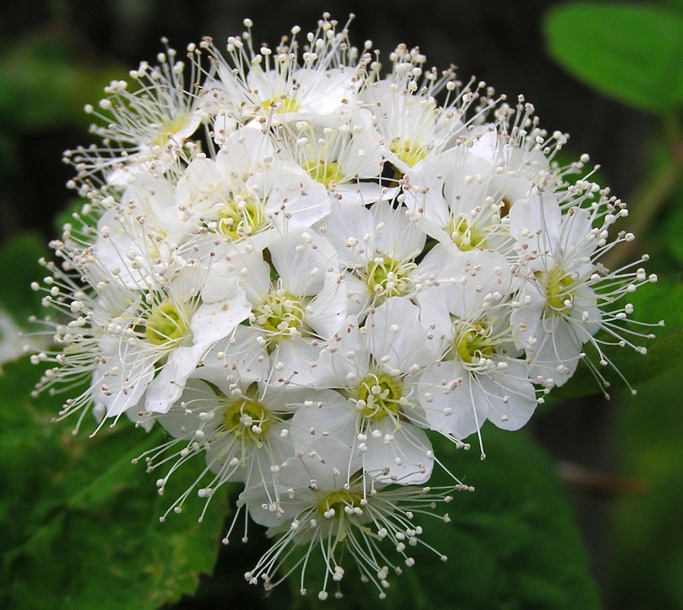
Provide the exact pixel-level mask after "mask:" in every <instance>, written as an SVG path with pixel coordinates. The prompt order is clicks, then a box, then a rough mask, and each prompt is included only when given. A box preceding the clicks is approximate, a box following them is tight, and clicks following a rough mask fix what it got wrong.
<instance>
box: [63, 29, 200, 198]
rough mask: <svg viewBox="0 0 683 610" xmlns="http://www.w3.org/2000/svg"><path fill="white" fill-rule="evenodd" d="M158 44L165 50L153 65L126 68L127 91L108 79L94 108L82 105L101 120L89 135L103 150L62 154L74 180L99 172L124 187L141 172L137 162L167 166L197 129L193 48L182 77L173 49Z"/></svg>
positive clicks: (181, 66) (121, 82) (121, 83)
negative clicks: (75, 173)
mask: <svg viewBox="0 0 683 610" xmlns="http://www.w3.org/2000/svg"><path fill="white" fill-rule="evenodd" d="M164 44H166V52H165V53H159V54H158V55H157V60H158V62H159V64H158V65H155V66H150V64H149V63H148V62H146V61H143V62H142V63H141V64H140V66H139V67H138V69H137V70H131V72H130V78H131V79H132V80H133V82H134V85H133V87H129V83H128V82H127V81H125V80H116V81H112V82H111V83H110V84H109V86H108V87H106V88H105V93H106V94H107V97H105V98H104V99H102V100H101V101H100V102H99V104H98V107H97V108H94V107H93V106H91V105H87V106H86V108H85V110H86V112H87V113H88V114H92V115H93V116H96V117H97V118H98V119H99V120H100V122H101V124H94V125H92V126H91V131H92V132H93V133H95V134H96V135H97V136H99V137H100V138H102V140H103V141H104V146H103V147H101V148H98V147H94V146H93V147H89V148H87V149H85V148H83V147H80V148H78V149H76V150H74V151H67V153H66V155H65V158H66V160H67V161H68V162H69V163H72V164H73V165H74V166H75V168H76V170H77V171H78V176H77V178H78V179H79V180H85V179H86V178H92V177H94V176H97V174H98V173H101V174H102V175H103V177H104V179H105V181H106V182H107V183H109V184H122V185H125V184H127V183H128V181H129V180H131V179H132V178H133V176H134V175H137V174H138V172H140V171H142V172H144V169H143V168H142V167H141V164H144V163H146V162H152V161H153V162H155V163H158V164H159V165H160V166H161V167H162V168H165V167H168V166H169V165H170V164H172V163H173V162H174V161H175V159H177V158H178V156H180V155H181V153H182V148H183V146H184V144H185V142H186V141H187V140H188V139H189V138H190V137H192V135H193V134H194V133H195V132H196V131H197V130H198V128H199V126H200V124H201V122H202V109H201V106H200V104H199V103H198V100H199V98H198V96H197V95H195V93H194V91H193V89H192V84H193V83H195V82H196V79H197V75H198V71H199V68H198V60H197V59H196V58H195V57H192V56H193V55H194V51H195V47H194V45H191V46H190V47H189V48H188V53H189V55H190V56H191V57H192V61H191V62H190V67H191V71H190V74H189V75H186V73H185V68H186V66H185V63H184V62H182V61H179V60H176V55H177V53H176V51H175V49H172V48H169V47H168V45H167V41H166V40H165V39H164ZM186 82H187V83H190V84H189V86H188V85H186Z"/></svg>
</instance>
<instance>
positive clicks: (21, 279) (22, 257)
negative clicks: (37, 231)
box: [0, 234, 47, 328]
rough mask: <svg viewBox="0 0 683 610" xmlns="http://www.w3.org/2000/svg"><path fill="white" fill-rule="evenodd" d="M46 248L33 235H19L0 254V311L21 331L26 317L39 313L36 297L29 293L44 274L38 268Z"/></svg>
mask: <svg viewBox="0 0 683 610" xmlns="http://www.w3.org/2000/svg"><path fill="white" fill-rule="evenodd" d="M46 255H47V248H46V247H45V245H44V244H43V243H42V240H41V239H40V238H39V237H37V236H35V235H30V234H29V235H22V236H21V237H18V238H16V239H14V240H13V241H11V242H10V243H9V244H7V245H5V246H4V247H3V248H2V249H1V250H0V286H2V291H1V292H0V308H2V309H3V310H5V311H6V312H7V313H8V314H10V315H11V316H12V318H13V319H14V321H15V322H16V323H17V324H18V325H19V326H21V327H24V328H25V327H27V320H28V317H29V316H30V315H37V314H39V313H40V312H41V306H40V295H39V294H37V293H35V292H33V291H32V290H31V289H30V285H31V282H32V281H35V280H39V279H40V278H41V277H43V275H44V274H45V270H44V269H43V268H42V267H41V266H40V265H39V264H38V259H39V258H40V257H41V256H46Z"/></svg>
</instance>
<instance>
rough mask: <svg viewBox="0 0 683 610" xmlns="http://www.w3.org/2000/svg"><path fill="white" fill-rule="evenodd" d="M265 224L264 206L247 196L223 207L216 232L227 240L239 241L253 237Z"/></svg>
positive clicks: (219, 212) (220, 210) (233, 200)
mask: <svg viewBox="0 0 683 610" xmlns="http://www.w3.org/2000/svg"><path fill="white" fill-rule="evenodd" d="M264 224H265V215H264V213H263V205H262V204H261V202H260V201H258V199H256V198H255V197H253V196H251V195H247V196H245V197H242V198H235V199H232V200H230V201H229V202H227V203H224V204H223V205H221V207H220V208H219V210H218V220H217V222H216V230H217V231H218V233H220V235H222V236H223V237H224V238H225V239H230V240H232V241H237V240H239V239H242V238H243V237H248V236H250V235H253V234H254V233H256V232H257V231H258V230H259V229H260V228H261V227H263V225H264Z"/></svg>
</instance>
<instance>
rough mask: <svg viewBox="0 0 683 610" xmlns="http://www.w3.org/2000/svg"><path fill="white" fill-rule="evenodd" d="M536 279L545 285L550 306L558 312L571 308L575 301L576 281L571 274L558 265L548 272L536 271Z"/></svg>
mask: <svg viewBox="0 0 683 610" xmlns="http://www.w3.org/2000/svg"><path fill="white" fill-rule="evenodd" d="M536 279H537V280H538V283H539V284H540V285H541V286H544V287H545V298H546V303H547V304H548V307H550V308H551V309H553V310H555V311H558V312H561V311H565V310H567V309H570V308H571V305H572V302H573V301H574V296H573V295H572V290H573V288H574V285H575V283H576V282H575V281H574V279H573V278H572V277H571V275H569V274H568V273H565V272H564V270H562V269H561V268H560V267H557V266H556V267H553V268H552V269H551V270H550V271H548V272H543V271H539V272H538V273H536Z"/></svg>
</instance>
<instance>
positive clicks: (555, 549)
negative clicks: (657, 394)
mask: <svg viewBox="0 0 683 610" xmlns="http://www.w3.org/2000/svg"><path fill="white" fill-rule="evenodd" d="M484 439H485V446H486V453H487V455H488V456H489V457H488V458H487V460H485V461H484V462H482V461H481V460H480V459H479V455H478V452H475V451H472V452H471V453H467V452H463V451H460V450H458V451H456V450H455V449H454V448H453V447H452V445H450V444H446V443H447V442H446V441H441V443H442V444H444V446H441V447H438V448H437V449H436V453H437V455H439V456H440V457H441V459H442V460H443V461H444V462H445V463H446V464H448V466H449V467H450V468H451V469H453V470H455V471H456V472H458V471H459V470H460V471H462V472H465V473H466V482H467V483H468V484H471V485H474V486H475V487H476V490H475V491H474V492H472V493H470V492H460V493H456V494H455V496H454V499H453V501H452V502H451V504H449V505H448V513H449V515H450V518H451V523H449V524H446V523H443V522H441V521H440V520H438V519H429V518H423V519H419V520H418V519H416V522H419V523H420V524H421V525H422V526H423V528H424V530H425V533H424V536H423V537H424V540H425V541H426V542H427V543H428V544H430V545H432V546H433V547H434V548H436V549H438V551H439V552H441V553H444V554H446V555H447V556H448V561H447V562H445V563H444V562H442V561H440V560H439V558H438V556H437V555H436V554H434V553H433V552H431V551H430V550H429V549H427V548H426V547H421V546H417V547H414V548H410V550H409V554H410V555H411V556H413V557H414V558H415V560H416V563H415V565H414V566H413V567H410V568H407V567H403V574H402V575H401V576H390V577H389V580H390V582H391V586H390V588H389V589H388V590H387V591H386V593H387V601H386V602H385V603H388V604H389V606H388V607H391V608H392V610H393V609H397V610H421V609H424V610H431V609H433V608H453V609H454V610H457V609H467V610H479V609H481V610H490V609H491V608H496V609H506V610H534V609H538V610H541V609H543V610H552V609H557V610H560V609H562V610H564V609H565V608H582V610H590V609H592V608H598V607H599V602H598V596H597V591H596V587H595V584H594V582H593V581H592V579H591V577H590V576H589V574H588V568H587V565H588V562H587V557H586V553H585V550H584V548H583V544H582V542H581V539H580V536H579V534H578V531H577V529H576V527H575V524H574V520H573V516H572V511H571V509H570V506H569V503H568V500H567V496H566V490H565V489H564V487H563V485H562V484H561V482H560V481H559V480H558V477H557V474H556V471H555V468H554V465H553V464H552V463H551V462H550V461H549V459H548V458H547V456H546V455H545V454H544V453H543V452H542V451H541V450H540V449H539V448H538V447H536V446H535V445H534V444H533V443H532V442H531V441H530V440H529V439H528V438H527V437H525V436H524V434H523V433H517V434H510V433H505V432H501V431H499V430H497V429H494V428H493V427H490V429H489V428H488V427H487V429H485V430H484ZM475 454H476V455H475ZM445 482H446V479H445V478H444V477H443V476H440V475H439V474H436V475H435V476H434V477H433V480H432V481H430V484H432V486H436V485H438V484H440V483H441V484H444V483H445ZM385 549H386V553H387V556H388V557H389V558H391V559H393V558H395V557H396V554H395V553H393V549H391V548H386V547H385ZM319 563H320V562H314V561H313V559H312V560H311V561H310V562H309V567H308V569H307V574H309V573H310V577H311V578H310V584H311V587H309V589H310V590H312V591H313V593H312V594H309V595H308V596H306V597H305V598H303V600H302V601H300V602H299V604H298V605H299V606H300V607H303V608H316V609H328V610H332V609H335V608H340V609H341V608H357V609H359V610H366V609H367V610H376V609H377V608H378V601H377V593H376V591H375V590H374V589H373V588H372V586H371V585H364V584H361V583H358V582H355V579H356V578H357V575H356V574H354V573H352V572H351V573H349V571H348V570H347V574H346V576H345V577H344V580H343V581H342V586H341V588H342V591H343V592H344V597H343V599H342V600H341V601H339V602H337V601H336V600H332V599H331V597H332V595H330V599H328V600H327V601H325V602H324V603H319V602H318V601H317V599H316V598H315V591H316V589H315V588H314V587H313V586H312V585H313V583H315V582H322V581H321V580H320V578H321V576H322V575H321V566H320V565H319ZM349 563H350V562H349ZM345 569H346V566H345ZM292 580H293V581H294V582H293V583H292V589H294V590H295V591H297V590H298V588H299V581H298V578H297V577H296V576H293V577H292Z"/></svg>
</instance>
